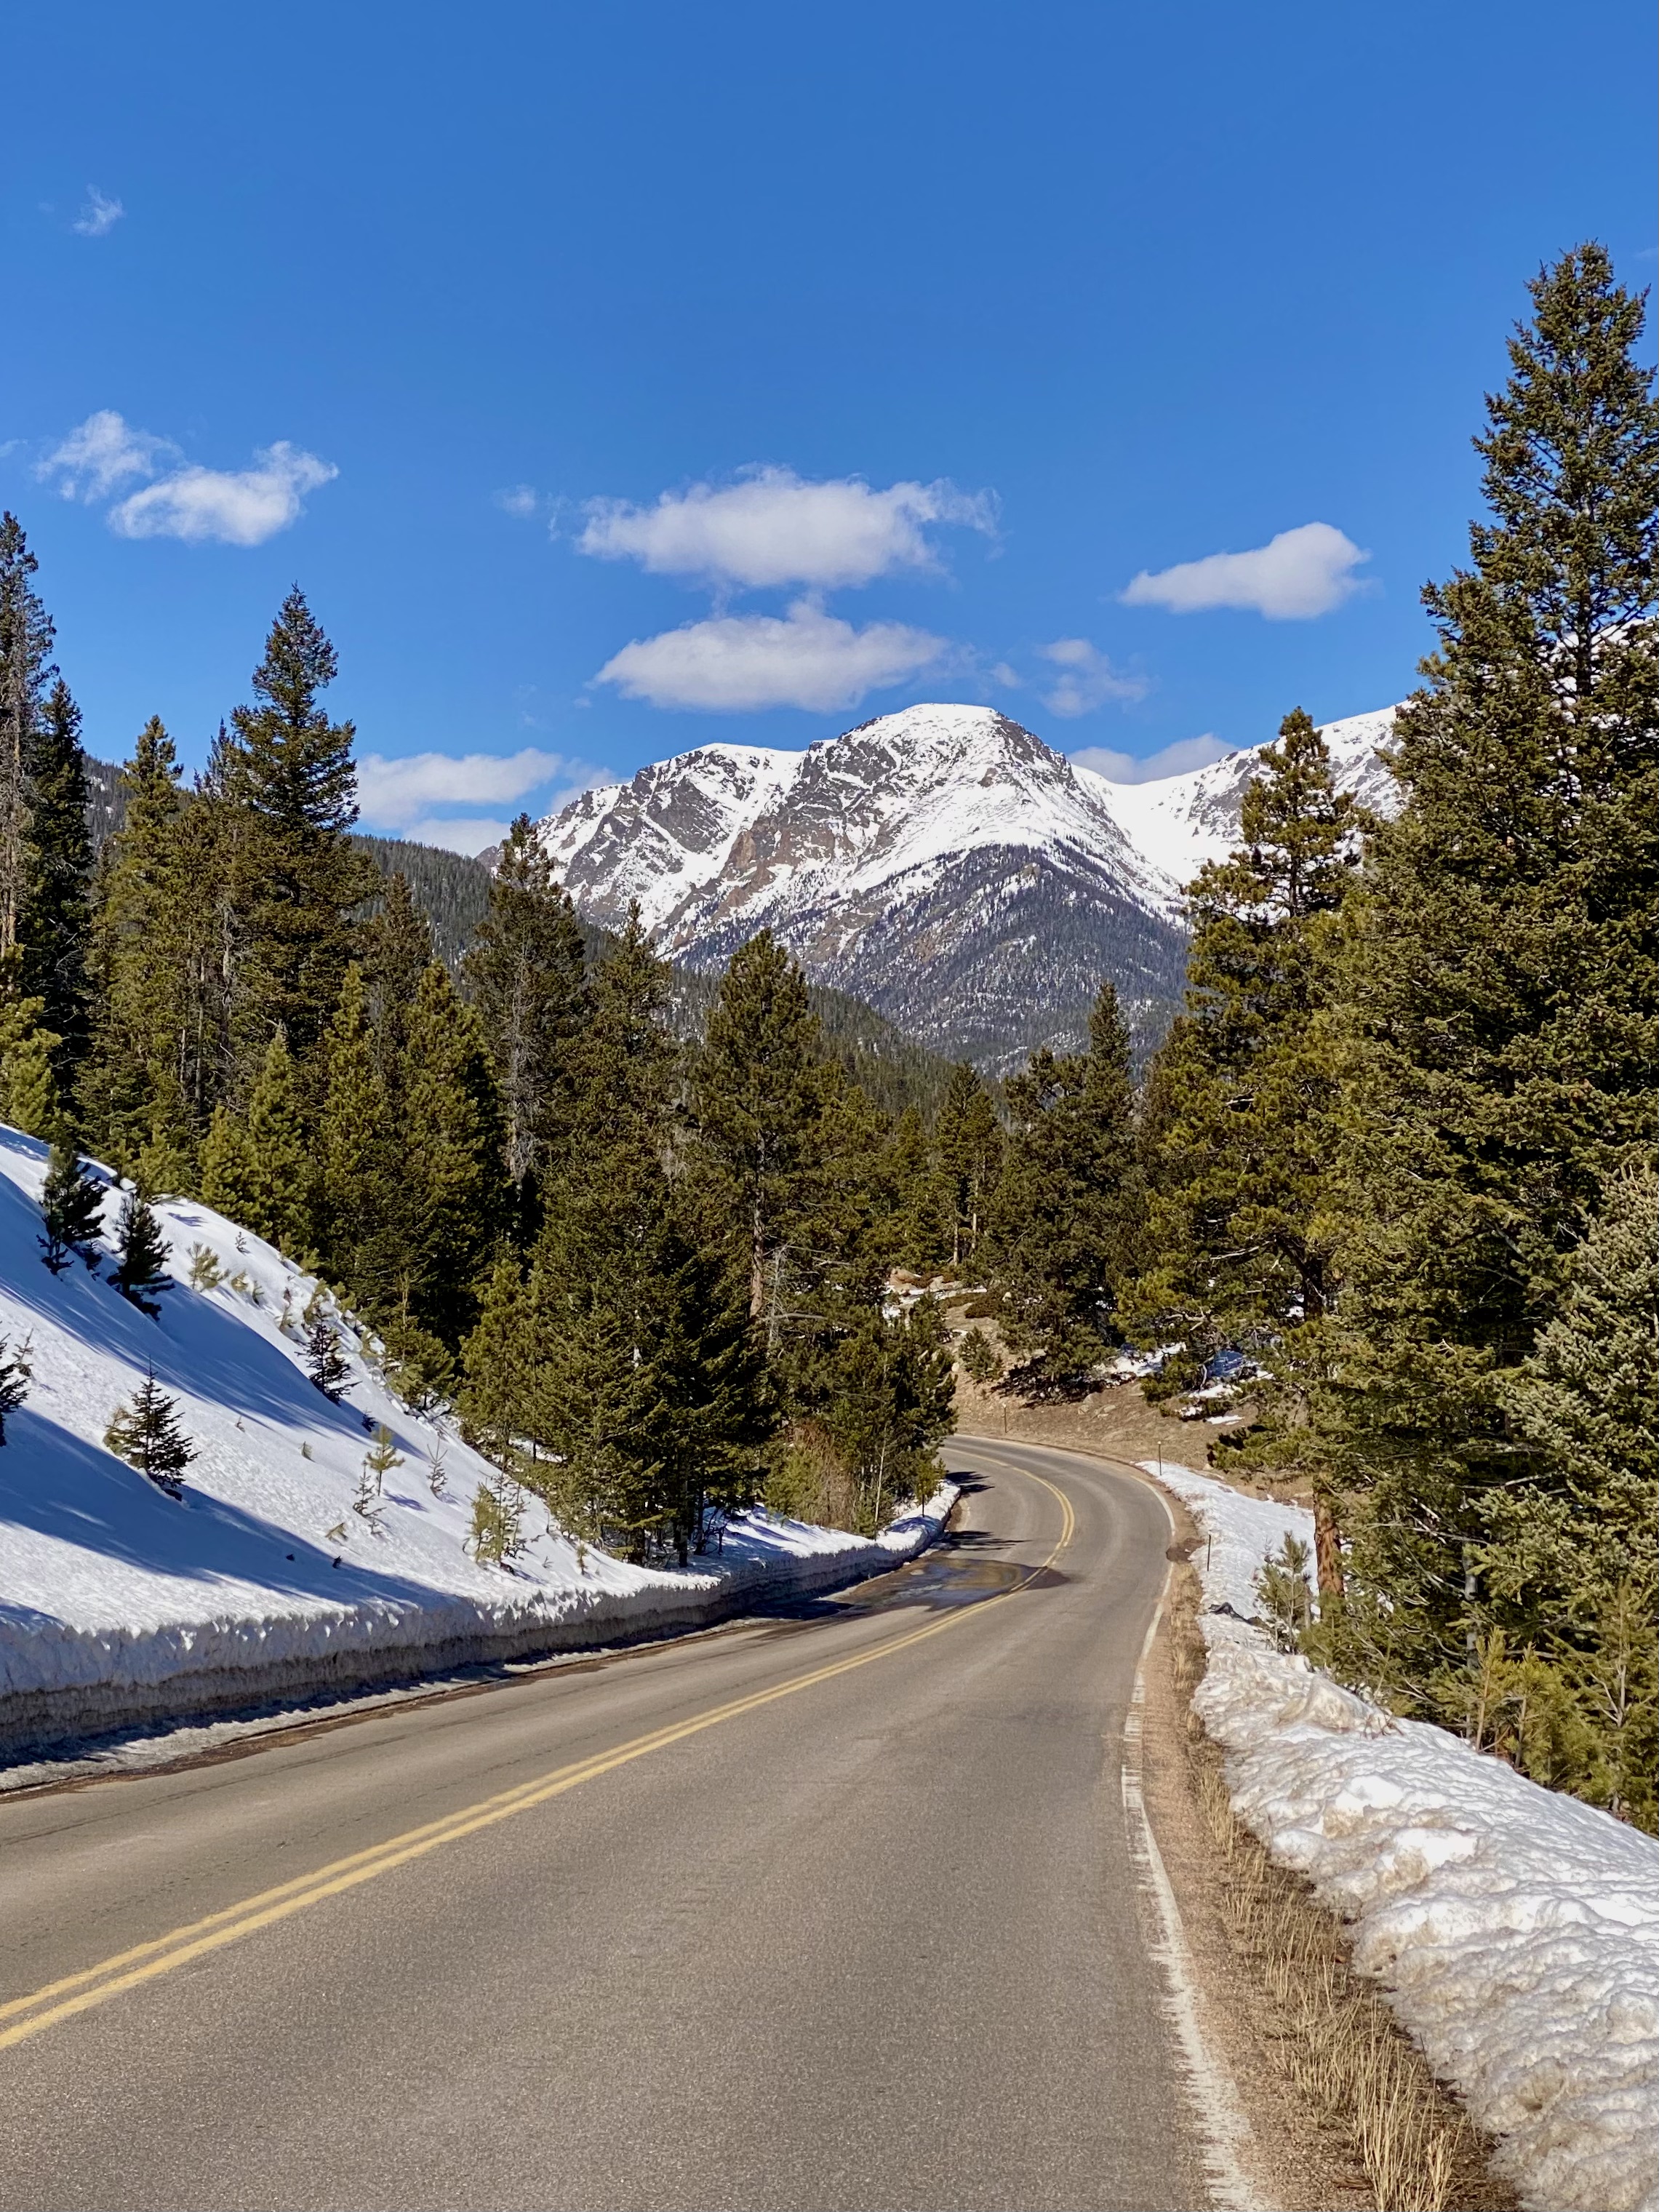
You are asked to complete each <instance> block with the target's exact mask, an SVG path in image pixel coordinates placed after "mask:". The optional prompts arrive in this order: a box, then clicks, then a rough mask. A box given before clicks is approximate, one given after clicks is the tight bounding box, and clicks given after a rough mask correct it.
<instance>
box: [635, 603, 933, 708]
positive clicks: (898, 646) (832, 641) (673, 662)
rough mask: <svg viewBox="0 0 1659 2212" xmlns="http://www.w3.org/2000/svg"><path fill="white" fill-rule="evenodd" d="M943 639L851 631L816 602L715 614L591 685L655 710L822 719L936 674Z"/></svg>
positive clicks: (896, 629) (870, 628)
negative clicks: (764, 711) (783, 711)
mask: <svg viewBox="0 0 1659 2212" xmlns="http://www.w3.org/2000/svg"><path fill="white" fill-rule="evenodd" d="M945 650H946V647H945V640H944V639H943V638H942V637H933V636H930V635H929V634H928V633H927V631H926V630H920V629H908V628H907V627H906V626H905V625H904V624H903V623H869V624H868V625H867V626H866V628H865V629H854V628H853V625H852V624H851V623H844V622H841V621H839V620H838V619H837V618H836V617H835V616H834V615H827V614H825V612H824V611H823V608H822V607H820V606H818V605H816V603H815V602H814V601H812V600H811V599H798V600H797V601H796V603H795V604H794V605H793V606H792V607H791V608H790V610H789V611H788V613H787V615H785V616H783V617H779V616H777V615H718V616H715V617H712V618H711V619H710V620H709V621H708V622H697V623H685V624H684V627H683V628H681V629H671V630H665V631H664V632H663V634H662V635H660V636H659V637H647V638H639V639H635V641H634V642H633V644H631V645H625V646H624V647H623V649H622V651H621V652H620V653H616V654H613V656H612V657H611V659H609V660H607V661H606V663H605V666H604V667H603V668H602V669H600V671H599V674H598V675H597V676H596V677H595V678H593V681H594V682H595V683H596V684H615V685H616V686H617V690H619V691H621V692H622V693H623V696H625V697H627V698H629V699H648V700H649V701H650V702H651V704H652V705H653V707H692V708H702V709H704V710H707V711H708V712H716V711H720V710H722V709H724V710H725V711H726V712H727V713H737V714H741V713H745V712H749V711H751V710H754V709H757V708H763V707H804V708H808V709H809V710H810V711H813V712H817V713H828V712H829V710H830V709H831V708H840V707H855V706H857V704H858V702H859V701H860V699H862V698H863V696H864V695H865V693H866V691H876V690H880V689H881V688H882V687H883V686H884V685H885V684H897V683H901V682H902V680H903V679H904V678H906V677H907V676H914V675H915V674H916V673H917V671H919V670H921V669H923V668H928V667H931V666H932V665H933V663H934V662H936V661H937V660H939V659H940V657H941V656H942V655H943V654H944V653H945Z"/></svg>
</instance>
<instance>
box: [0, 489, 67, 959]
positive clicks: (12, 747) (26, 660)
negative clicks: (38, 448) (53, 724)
mask: <svg viewBox="0 0 1659 2212" xmlns="http://www.w3.org/2000/svg"><path fill="white" fill-rule="evenodd" d="M39 565H40V564H39V562H37V561H36V559H35V557H34V556H33V553H31V552H30V551H29V550H28V541H27V538H25V537H24V535H23V532H22V530H21V527H20V526H19V524H18V521H17V518H16V516H15V515H14V514H9V513H8V514H4V515H0V953H7V952H9V951H11V950H12V949H13V947H14V946H15V945H19V944H21V942H22V939H23V934H24V930H25V927H26V925H27V901H28V891H29V875H30V865H29V863H30V854H29V832H30V829H31V827H32V824H33V781H34V763H35V756H36V749H37V744H38V742H39V735H40V722H41V720H42V717H43V714H44V711H45V702H46V693H47V688H48V686H49V684H50V683H51V681H52V678H53V677H54V676H55V675H56V674H57V672H58V671H57V670H56V669H55V668H54V667H53V665H52V622H51V618H50V617H49V616H48V615H47V613H46V609H45V607H44V606H43V605H41V603H40V597H39V595H38V594H37V593H36V592H35V590H34V587H33V584H32V583H31V581H30V579H31V578H32V577H33V574H34V573H35V571H36V569H37V568H38V567H39Z"/></svg>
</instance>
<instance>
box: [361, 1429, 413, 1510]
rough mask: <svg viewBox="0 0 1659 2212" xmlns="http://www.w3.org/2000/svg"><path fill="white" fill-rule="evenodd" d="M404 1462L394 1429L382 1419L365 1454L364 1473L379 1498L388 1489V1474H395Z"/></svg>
mask: <svg viewBox="0 0 1659 2212" xmlns="http://www.w3.org/2000/svg"><path fill="white" fill-rule="evenodd" d="M403 1464H404V1455H403V1454H402V1453H401V1452H400V1451H399V1450H398V1447H397V1443H396V1440H395V1439H394V1437H392V1431H391V1430H390V1429H389V1428H387V1426H386V1423H385V1422H384V1421H382V1422H381V1423H380V1426H379V1427H378V1428H377V1429H376V1430H375V1431H374V1443H372V1444H371V1445H370V1446H369V1448H368V1450H367V1451H366V1452H365V1453H364V1454H363V1474H364V1476H365V1478H366V1479H367V1480H369V1481H372V1482H373V1483H374V1495H375V1496H376V1497H377V1498H379V1497H380V1496H381V1494H382V1493H383V1492H384V1491H385V1489H386V1477H387V1475H389V1474H394V1473H395V1472H396V1470H397V1469H398V1468H400V1467H401V1466H402V1465H403Z"/></svg>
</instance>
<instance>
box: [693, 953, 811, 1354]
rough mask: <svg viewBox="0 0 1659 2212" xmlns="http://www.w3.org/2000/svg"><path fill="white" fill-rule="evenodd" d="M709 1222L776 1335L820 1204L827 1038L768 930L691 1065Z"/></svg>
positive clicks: (723, 984) (725, 989) (729, 986)
mask: <svg viewBox="0 0 1659 2212" xmlns="http://www.w3.org/2000/svg"><path fill="white" fill-rule="evenodd" d="M691 1111H692V1120H693V1122H694V1125H695V1127H696V1135H697V1140H698V1155H699V1163H700V1166H701V1170H702V1175H703V1176H704V1178H705V1181H706V1182H707V1185H708V1192H709V1204H710V1208H711V1215H712V1218H715V1219H718V1220H719V1221H720V1222H722V1223H724V1224H726V1225H728V1231H729V1235H730V1237H731V1238H732V1243H733V1259H734V1262H735V1264H737V1265H738V1267H741V1270H742V1273H743V1275H744V1279H745V1280H746V1283H747V1286H748V1293H749V1310H750V1314H751V1315H752V1316H755V1317H756V1318H757V1319H759V1318H761V1317H762V1316H767V1317H768V1335H769V1340H772V1341H773V1342H775V1340H776V1336H777V1329H778V1320H779V1316H778V1311H777V1309H778V1306H779V1303H780V1290H781V1280H782V1274H783V1267H784V1262H785V1259H786V1256H787V1249H788V1247H789V1245H790V1243H791V1241H792V1238H793V1237H795V1235H796V1232H797V1231H798V1230H799V1225H800V1224H801V1221H802V1219H803V1218H804V1217H805V1215H806V1214H807V1213H808V1212H810V1211H811V1208H812V1207H813V1206H814V1205H815V1203H816V1201H817V1190H816V1179H817V1176H818V1175H819V1173H820V1172H821V1170H822V1158H821V1138H822V1123H823V1111H824V1079H823V1041H822V1038H821V1036H820V1033H819V1028H818V1022H817V1016H816V1015H815V1014H814V1013H813V1012H812V1011H811V1007H810V1006H808V1004H807V999H806V985H805V979H804V978H803V976H802V975H801V971H800V969H799V966H798V965H797V964H796V963H795V962H794V961H793V959H792V958H791V957H790V956H789V954H788V952H787V951H786V950H785V949H784V947H783V946H782V945H780V944H778V942H777V941H776V939H775V938H774V937H773V935H772V933H771V932H770V931H769V930H766V929H763V930H762V931H760V932H759V933H758V934H757V935H756V936H754V937H752V938H750V940H749V942H748V944H746V945H744V946H742V947H741V948H740V949H739V950H738V951H737V952H735V953H733V955H732V959H731V962H730V963H729V964H728V966H727V968H726V974H725V975H724V976H723V977H722V979H721V981H720V995H719V997H718V998H717V999H716V1000H715V1001H714V1007H713V1009H712V1011H711V1012H710V1014H709V1017H708V1034H707V1036H705V1038H704V1041H703V1044H702V1050H701V1051H700V1052H699V1053H697V1054H696V1057H695V1060H694V1062H693V1066H692V1103H691Z"/></svg>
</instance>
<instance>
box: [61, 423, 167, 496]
mask: <svg viewBox="0 0 1659 2212" xmlns="http://www.w3.org/2000/svg"><path fill="white" fill-rule="evenodd" d="M178 458H179V448H178V447H176V446H174V445H171V444H169V442H168V441H167V439H165V438H153V437H151V435H150V434H149V431H148V430H135V429H134V428H132V426H131V423H130V422H126V421H125V419H124V417H122V416H119V415H118V414H117V413H116V411H115V410H114V409H113V408H112V407H100V408H99V409H98V410H97V411H96V412H95V413H94V414H91V415H88V417H87V419H86V421H85V422H82V424H81V425H80V426H79V427H78V428H76V429H73V430H71V431H70V434H69V435H68V437H67V438H65V439H64V442H63V444H62V445H61V446H59V447H57V448H56V450H55V451H54V452H52V453H48V454H47V456H46V459H45V460H44V461H42V462H41V463H40V465H39V467H38V468H37V469H36V470H35V471H34V473H35V474H36V476H38V477H41V478H42V479H50V478H51V477H60V478H61V482H60V483H59V484H58V489H59V491H61V492H62V494H63V495H64V498H65V499H83V500H88V501H91V500H98V499H106V498H107V497H108V496H109V495H110V493H111V492H112V491H113V490H115V489H116V488H117V486H118V485H119V484H123V483H125V482H126V481H127V479H128V477H153V476H154V475H155V471H156V467H157V465H158V464H160V463H161V461H163V460H169V461H171V460H177V459H178Z"/></svg>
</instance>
